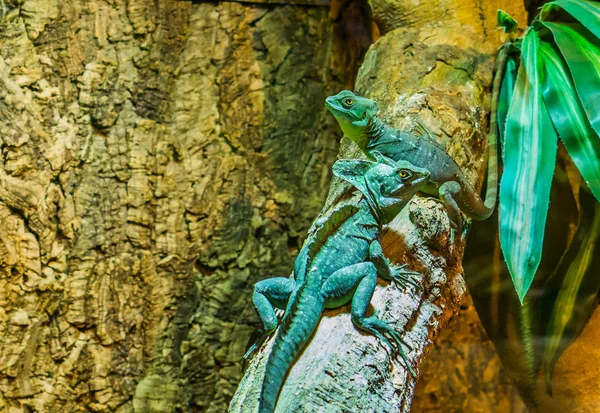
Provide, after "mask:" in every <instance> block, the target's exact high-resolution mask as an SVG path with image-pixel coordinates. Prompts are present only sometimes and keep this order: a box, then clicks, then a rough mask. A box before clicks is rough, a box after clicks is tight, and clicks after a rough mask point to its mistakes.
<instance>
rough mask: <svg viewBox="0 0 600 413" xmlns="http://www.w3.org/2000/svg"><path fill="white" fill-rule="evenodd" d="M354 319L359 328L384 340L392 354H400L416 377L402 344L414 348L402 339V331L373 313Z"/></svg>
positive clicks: (409, 370)
mask: <svg viewBox="0 0 600 413" xmlns="http://www.w3.org/2000/svg"><path fill="white" fill-rule="evenodd" d="M353 321H354V322H355V323H356V324H357V326H358V328H360V329H362V330H365V331H368V332H369V333H371V334H373V335H374V336H375V337H377V338H378V339H379V340H380V341H381V342H383V343H384V344H385V345H386V346H387V347H388V348H389V349H390V354H392V355H399V356H400V357H401V358H402V361H403V362H404V365H405V366H406V369H407V370H408V372H409V373H410V374H411V375H412V376H413V377H414V378H416V377H417V373H415V371H414V370H413V368H412V366H411V365H410V362H409V360H408V357H407V356H406V353H405V352H404V350H403V349H402V346H405V347H407V348H408V349H409V351H410V350H412V348H411V347H410V346H409V345H408V343H406V341H404V340H403V339H402V336H401V335H400V333H398V332H397V331H396V330H394V328H393V327H392V326H391V325H389V324H388V323H387V322H385V321H383V320H381V319H379V318H378V317H377V315H372V316H370V317H365V318H361V319H357V320H353ZM385 335H387V336H389V337H390V338H391V339H392V340H391V341H393V342H394V344H395V345H393V344H392V343H391V342H390V340H388V338H387V337H385Z"/></svg>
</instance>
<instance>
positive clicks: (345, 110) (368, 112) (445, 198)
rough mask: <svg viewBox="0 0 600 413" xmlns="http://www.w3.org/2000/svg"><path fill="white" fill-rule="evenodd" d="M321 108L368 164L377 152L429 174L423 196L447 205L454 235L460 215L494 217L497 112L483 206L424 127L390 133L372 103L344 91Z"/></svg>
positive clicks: (459, 227)
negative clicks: (418, 130)
mask: <svg viewBox="0 0 600 413" xmlns="http://www.w3.org/2000/svg"><path fill="white" fill-rule="evenodd" d="M498 78H499V77H498ZM495 83H496V82H495ZM497 90H499V85H496V84H494V93H496V94H497ZM494 102H497V99H495V100H494V99H493V98H492V106H494ZM325 106H327V109H329V110H330V111H331V113H333V116H334V117H335V118H336V120H337V122H338V124H339V125H340V127H341V128H342V131H343V132H344V135H346V136H347V137H348V138H349V139H351V140H352V141H354V142H355V143H356V144H357V145H358V146H359V147H360V149H361V150H362V151H363V152H364V154H365V155H367V157H368V158H369V159H373V155H372V154H373V151H378V152H380V153H381V154H382V155H384V156H387V157H388V158H391V159H393V160H396V161H399V160H403V161H408V162H410V163H412V164H413V165H418V166H420V167H422V168H426V169H427V170H429V172H430V173H431V178H430V180H429V183H428V184H427V185H426V186H425V187H423V189H422V191H423V192H424V193H426V194H429V195H436V196H439V198H440V200H441V201H442V202H443V203H444V204H445V205H446V209H447V211H448V216H449V218H450V222H451V226H452V228H453V229H454V230H456V231H457V232H458V234H459V235H460V234H461V231H462V220H461V217H460V211H461V210H462V211H463V212H464V213H465V214H466V215H467V216H468V217H469V218H472V219H475V220H484V219H487V218H489V217H490V215H491V214H492V212H493V211H494V208H495V206H496V197H497V193H498V171H497V169H498V168H497V157H498V155H497V146H496V145H497V134H496V122H495V119H496V110H495V109H496V108H494V107H492V111H491V120H490V133H489V134H488V148H489V156H488V178H487V190H486V196H485V201H482V200H481V198H480V197H479V195H478V194H477V192H475V190H474V189H473V187H472V186H471V184H470V183H469V181H467V179H466V178H465V176H464V175H463V173H462V172H461V170H460V168H459V166H458V165H457V164H456V162H454V160H453V159H452V158H451V157H450V156H449V155H448V154H447V153H446V151H445V150H444V149H443V148H442V147H441V146H439V145H438V144H437V142H436V141H435V140H434V139H433V137H432V136H431V134H430V133H429V131H427V130H425V128H424V127H422V128H423V129H424V132H425V133H423V136H417V135H413V134H411V133H407V132H403V131H399V130H397V129H394V128H392V127H390V126H388V125H386V124H385V123H384V122H383V121H381V120H380V119H379V118H378V117H377V110H378V107H377V103H376V102H375V101H373V100H370V99H367V98H364V97H362V96H358V95H355V94H354V93H352V92H350V91H349V90H343V91H341V92H340V93H338V94H337V95H334V96H329V97H328V98H327V99H326V100H325ZM426 135H429V138H426V137H425V136H426Z"/></svg>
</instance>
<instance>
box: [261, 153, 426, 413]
mask: <svg viewBox="0 0 600 413" xmlns="http://www.w3.org/2000/svg"><path fill="white" fill-rule="evenodd" d="M372 155H373V157H374V158H376V159H377V161H378V162H371V161H364V160H339V161H337V162H336V163H335V164H334V166H333V173H334V174H335V175H336V176H338V177H340V178H341V179H344V180H346V181H347V182H349V183H350V184H351V185H353V186H354V187H355V188H357V189H358V190H359V191H360V193H362V197H361V198H360V200H358V201H356V200H355V199H345V200H342V201H341V202H340V203H339V204H338V205H336V207H335V208H334V209H333V211H332V212H331V213H329V214H327V215H325V216H323V217H321V218H319V219H317V220H316V221H315V223H314V224H313V227H312V228H311V231H310V232H309V236H308V238H307V240H306V242H305V243H304V246H303V247H302V249H301V251H300V253H299V255H298V258H297V259H296V263H295V266H294V272H293V274H292V277H290V278H284V277H279V278H271V279H267V280H263V281H260V282H258V283H256V285H255V287H254V293H253V296H252V301H253V303H254V306H255V308H256V311H257V313H258V315H259V317H260V319H261V320H262V323H263V327H264V330H265V332H266V333H270V332H272V331H274V330H275V329H276V327H277V316H276V314H275V308H280V309H285V314H284V317H283V320H282V322H281V327H280V328H279V330H278V331H277V333H276V336H275V339H274V344H273V348H272V350H271V353H270V354H269V356H268V358H267V361H266V367H265V376H264V381H263V384H262V388H261V393H260V400H259V408H258V412H259V413H272V412H273V411H274V409H275V404H276V402H277V397H278V394H279V391H280V389H281V386H282V384H283V381H284V377H285V374H286V372H287V371H288V369H289V367H290V366H291V364H292V361H293V360H294V358H295V357H296V356H297V354H298V353H299V351H300V349H301V348H302V346H303V345H304V344H305V343H306V341H307V340H308V338H309V337H310V335H311V333H312V331H313V330H314V329H315V327H316V326H317V324H318V322H319V319H320V317H321V314H322V312H323V309H325V308H336V307H340V306H342V305H344V304H345V303H347V302H349V301H350V300H352V322H353V323H354V324H355V325H356V326H357V327H358V328H360V329H361V330H364V331H366V332H369V333H371V334H374V335H375V336H376V337H378V338H379V339H380V340H381V341H383V342H384V343H385V344H386V345H388V346H389V347H390V349H391V351H392V352H394V351H395V350H394V346H392V344H391V342H390V340H388V338H386V336H387V337H389V338H390V339H391V340H392V341H393V342H394V344H395V345H396V350H397V351H398V353H400V355H401V356H402V358H403V359H404V362H405V363H406V366H407V368H408V369H409V371H410V372H411V373H412V374H413V375H414V371H413V370H412V368H411V366H410V364H409V363H408V360H407V359H406V356H405V354H404V352H403V350H402V347H401V345H402V344H404V342H403V341H402V338H401V337H400V335H399V333H397V332H396V331H395V330H394V329H393V328H392V327H391V326H390V325H389V324H388V323H386V322H385V321H383V320H380V319H379V318H378V317H377V315H372V316H367V315H366V312H367V308H368V306H369V302H370V301H371V297H372V296H373V292H374V290H375V285H376V284H377V275H378V274H379V275H380V276H381V277H383V278H385V279H389V280H393V281H395V282H396V283H398V284H400V285H401V286H405V285H406V283H407V282H410V281H409V280H408V278H407V275H408V274H409V273H410V272H409V271H405V270H404V267H405V266H404V265H403V266H401V267H391V266H390V264H389V261H388V260H387V258H385V256H384V255H383V253H382V250H381V245H380V243H379V234H380V232H381V229H382V226H383V225H384V224H387V223H389V222H390V221H391V220H392V219H393V218H394V217H395V216H396V215H397V214H398V212H400V210H401V209H402V208H403V207H404V206H405V205H406V204H407V203H408V201H409V200H410V199H411V198H412V197H413V195H414V194H415V193H416V192H417V191H418V190H419V189H420V188H421V187H422V186H423V185H424V184H425V183H426V182H427V179H428V178H429V172H428V171H427V170H425V169H422V168H417V167H415V166H413V165H411V164H410V163H408V162H406V161H400V162H394V161H391V160H390V159H388V158H385V157H383V156H381V155H380V154H378V153H377V152H373V153H372Z"/></svg>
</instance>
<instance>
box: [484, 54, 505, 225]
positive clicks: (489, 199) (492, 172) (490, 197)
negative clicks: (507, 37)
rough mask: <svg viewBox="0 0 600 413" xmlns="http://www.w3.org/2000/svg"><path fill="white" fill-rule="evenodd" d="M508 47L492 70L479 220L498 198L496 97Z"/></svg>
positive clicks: (494, 206) (490, 213)
mask: <svg viewBox="0 0 600 413" xmlns="http://www.w3.org/2000/svg"><path fill="white" fill-rule="evenodd" d="M508 49H509V47H508V45H503V46H501V47H500V50H499V51H498V57H497V58H496V68H495V70H494V73H495V77H494V84H493V86H492V103H491V108H490V130H489V132H488V171H487V189H486V192H485V201H484V205H485V207H486V209H487V211H486V216H482V217H481V219H487V218H489V217H490V215H492V213H493V212H494V208H496V200H497V198H498V116H497V112H498V97H499V96H500V87H501V86H502V77H503V76H504V70H505V68H506V58H507V57H508Z"/></svg>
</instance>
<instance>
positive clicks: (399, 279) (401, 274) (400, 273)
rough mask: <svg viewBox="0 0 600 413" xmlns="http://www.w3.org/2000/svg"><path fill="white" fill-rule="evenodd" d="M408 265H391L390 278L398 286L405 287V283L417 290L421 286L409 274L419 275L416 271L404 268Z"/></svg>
mask: <svg viewBox="0 0 600 413" xmlns="http://www.w3.org/2000/svg"><path fill="white" fill-rule="evenodd" d="M406 267H408V264H402V265H400V266H399V267H391V270H392V271H391V274H390V276H391V277H392V280H393V281H394V283H395V284H396V285H397V286H398V287H399V288H406V286H407V285H412V286H413V287H415V288H416V289H417V290H420V289H421V286H420V285H419V284H418V283H417V282H416V281H414V280H413V279H412V278H411V277H410V276H411V275H421V274H419V273H418V272H416V271H410V270H405V268H406Z"/></svg>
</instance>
